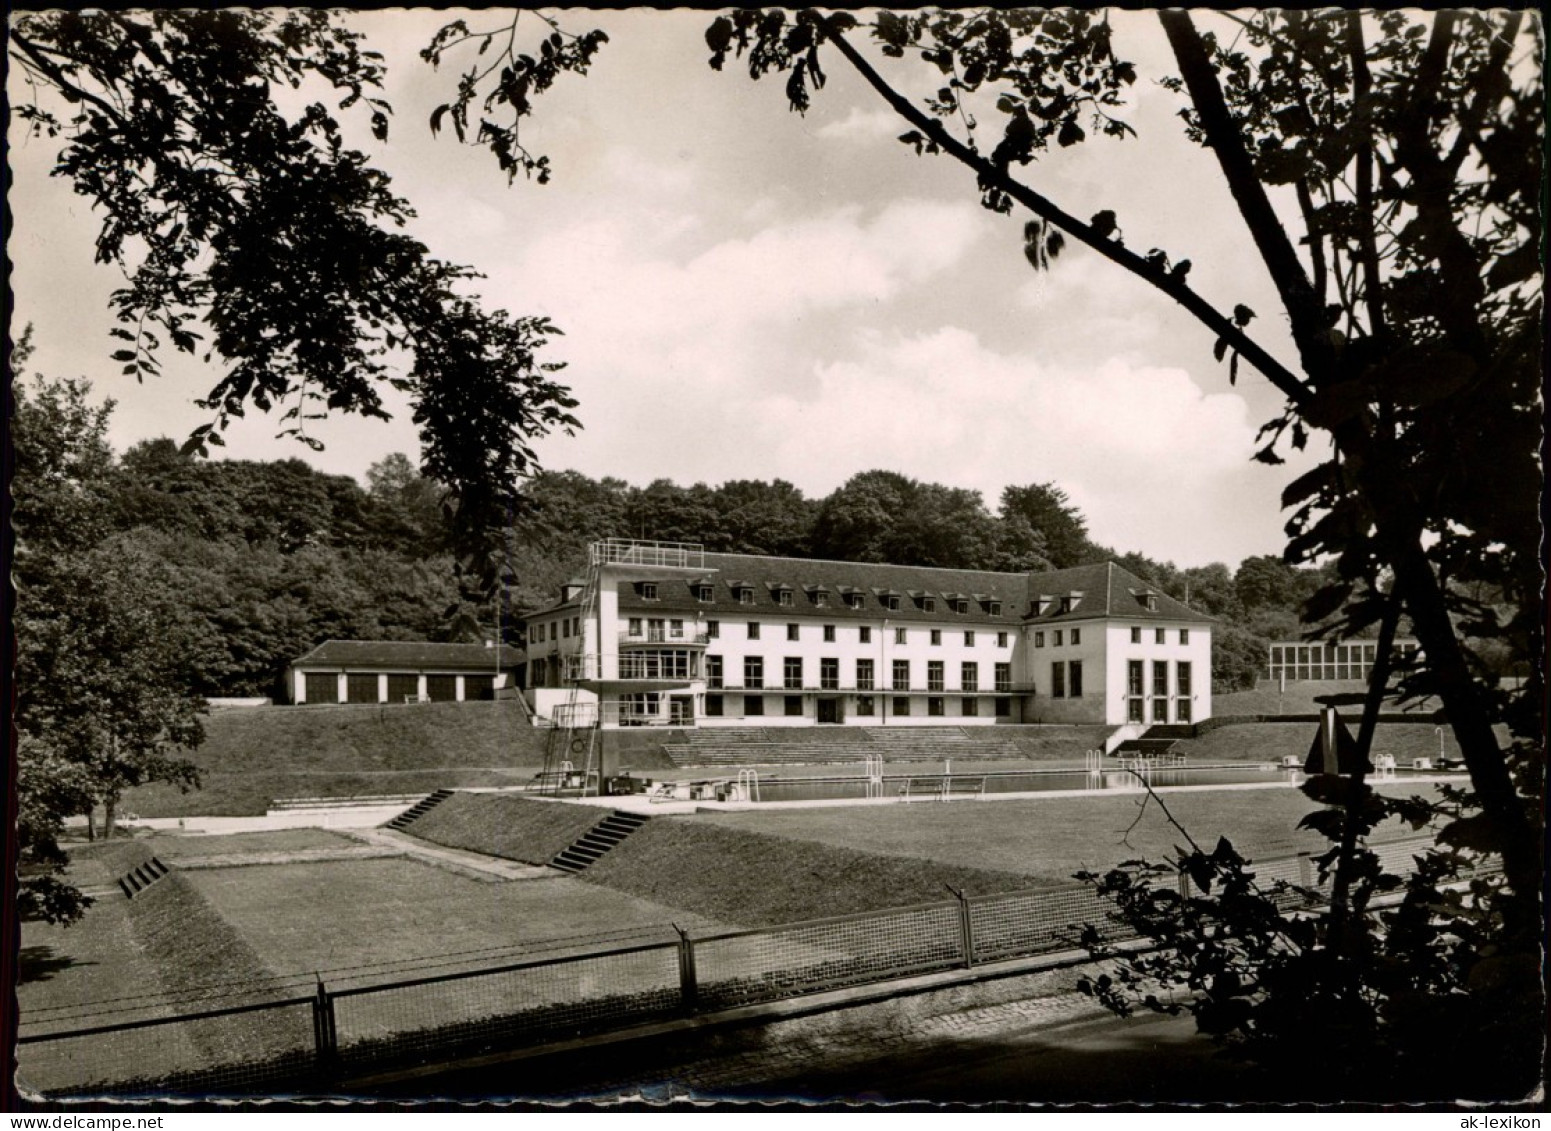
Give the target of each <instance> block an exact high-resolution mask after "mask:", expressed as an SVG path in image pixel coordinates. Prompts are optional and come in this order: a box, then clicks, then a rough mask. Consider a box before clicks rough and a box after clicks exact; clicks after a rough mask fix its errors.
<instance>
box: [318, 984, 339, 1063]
mask: <svg viewBox="0 0 1551 1131" xmlns="http://www.w3.org/2000/svg"><path fill="white" fill-rule="evenodd" d="M312 1040H313V1047H314V1049H315V1050H316V1052H317V1058H318V1070H319V1072H320V1073H327V1072H329V1071H330V1070H331V1069H332V1068H333V1067H334V1063H335V1061H336V1060H338V1059H339V1031H338V1030H337V1029H336V1028H335V1026H334V999H333V997H332V996H331V995H330V994H329V992H328V988H327V987H326V986H324V984H323V979H322V978H319V979H318V994H317V996H316V997H314V998H313V999H312Z"/></svg>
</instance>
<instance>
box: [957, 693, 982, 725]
mask: <svg viewBox="0 0 1551 1131" xmlns="http://www.w3.org/2000/svg"><path fill="white" fill-rule="evenodd" d="M959 711H960V712H961V713H962V714H963V716H964V717H965V718H966V719H968V718H973V717H974V716H976V715H978V714H979V713H980V700H978V699H976V698H975V697H974V696H973V695H966V696H964V698H963V699H962V700H960V702H959Z"/></svg>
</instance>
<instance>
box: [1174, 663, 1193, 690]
mask: <svg viewBox="0 0 1551 1131" xmlns="http://www.w3.org/2000/svg"><path fill="white" fill-rule="evenodd" d="M1174 682H1175V684H1177V686H1176V687H1175V689H1174V692H1175V694H1176V695H1178V696H1179V697H1180V698H1181V699H1189V698H1190V661H1189V660H1181V661H1180V662H1179V663H1177V664H1175V665H1174Z"/></svg>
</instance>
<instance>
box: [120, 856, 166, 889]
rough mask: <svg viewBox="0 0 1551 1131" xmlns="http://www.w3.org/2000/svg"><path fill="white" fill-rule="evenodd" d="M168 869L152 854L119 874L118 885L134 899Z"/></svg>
mask: <svg viewBox="0 0 1551 1131" xmlns="http://www.w3.org/2000/svg"><path fill="white" fill-rule="evenodd" d="M169 871H171V869H170V868H168V867H167V865H165V864H163V863H162V862H161V861H160V860H159V859H157V858H156V857H155V856H153V857H151V858H150V859H149V860H147V861H146V862H145V863H144V864H138V865H136V866H135V867H134V869H133V870H131V871H128V872H125V873H124V874H123V875H122V876H120V877H119V879H118V886H119V887H120V888H122V889H123V892H124V894H125V895H126V896H127V897H128V898H130V899H134V898H135V896H137V895H139V894H140V893H141V892H143V891H144V890H145V889H146V888H148V887H150V886H151V885H152V884H154V883H155V882H156V881H157V880H159V879H161V878H162V877H163V876H165V875H166V874H167V873H168V872H169Z"/></svg>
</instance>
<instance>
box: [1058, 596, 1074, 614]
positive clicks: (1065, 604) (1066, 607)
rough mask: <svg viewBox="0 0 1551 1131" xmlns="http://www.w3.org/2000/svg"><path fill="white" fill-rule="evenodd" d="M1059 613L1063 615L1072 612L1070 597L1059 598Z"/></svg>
mask: <svg viewBox="0 0 1551 1131" xmlns="http://www.w3.org/2000/svg"><path fill="white" fill-rule="evenodd" d="M1061 611H1062V612H1063V613H1069V612H1071V611H1072V599H1071V598H1070V597H1062V598H1061Z"/></svg>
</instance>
